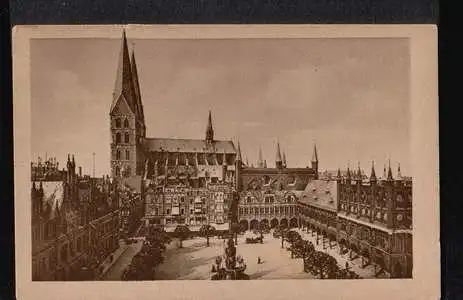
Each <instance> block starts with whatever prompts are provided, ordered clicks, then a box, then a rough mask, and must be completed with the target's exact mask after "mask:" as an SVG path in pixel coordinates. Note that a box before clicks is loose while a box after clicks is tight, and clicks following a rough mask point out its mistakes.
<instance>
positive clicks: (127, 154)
mask: <svg viewBox="0 0 463 300" xmlns="http://www.w3.org/2000/svg"><path fill="white" fill-rule="evenodd" d="M125 159H126V160H130V150H125ZM116 160H121V150H116Z"/></svg>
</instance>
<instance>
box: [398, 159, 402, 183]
mask: <svg viewBox="0 0 463 300" xmlns="http://www.w3.org/2000/svg"><path fill="white" fill-rule="evenodd" d="M397 178H398V179H399V180H401V179H402V172H401V171H400V163H399V166H398V167H397Z"/></svg>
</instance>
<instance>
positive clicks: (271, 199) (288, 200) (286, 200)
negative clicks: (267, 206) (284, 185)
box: [246, 195, 296, 203]
mask: <svg viewBox="0 0 463 300" xmlns="http://www.w3.org/2000/svg"><path fill="white" fill-rule="evenodd" d="M295 201H296V197H294V196H293V195H288V196H286V197H285V198H283V202H284V203H292V202H295ZM257 202H259V200H258V199H257V198H255V197H252V196H246V203H257ZM274 202H276V200H275V197H274V196H265V197H264V203H274Z"/></svg>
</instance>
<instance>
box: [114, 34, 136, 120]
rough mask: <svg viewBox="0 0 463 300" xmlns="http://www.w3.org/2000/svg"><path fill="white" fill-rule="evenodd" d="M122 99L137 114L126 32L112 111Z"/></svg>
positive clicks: (123, 36)
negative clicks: (121, 98)
mask: <svg viewBox="0 0 463 300" xmlns="http://www.w3.org/2000/svg"><path fill="white" fill-rule="evenodd" d="M120 97H123V98H124V99H125V100H126V102H127V104H128V106H129V107H130V109H131V110H132V112H134V113H136V110H135V102H134V100H135V99H134V89H133V80H132V68H131V66H130V55H129V49H128V47H127V37H126V35H125V30H123V32H122V45H121V50H120V54H119V65H118V67H117V74H116V83H115V86H114V92H113V103H112V105H111V111H112V110H113V109H114V107H115V106H116V104H117V102H118V101H119V99H120Z"/></svg>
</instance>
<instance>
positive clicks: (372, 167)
mask: <svg viewBox="0 0 463 300" xmlns="http://www.w3.org/2000/svg"><path fill="white" fill-rule="evenodd" d="M370 181H376V172H375V162H374V161H372V162H371V173H370Z"/></svg>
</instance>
